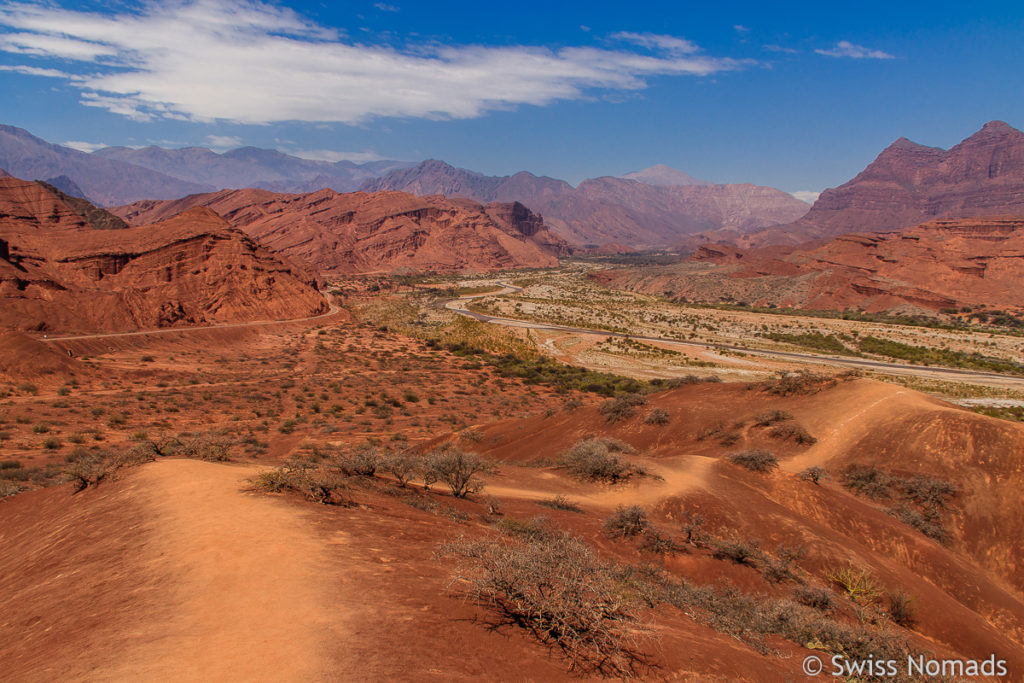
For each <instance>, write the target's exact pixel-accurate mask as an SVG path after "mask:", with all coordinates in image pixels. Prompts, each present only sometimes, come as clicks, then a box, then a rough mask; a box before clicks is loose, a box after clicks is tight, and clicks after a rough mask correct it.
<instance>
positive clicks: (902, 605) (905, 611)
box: [885, 591, 916, 628]
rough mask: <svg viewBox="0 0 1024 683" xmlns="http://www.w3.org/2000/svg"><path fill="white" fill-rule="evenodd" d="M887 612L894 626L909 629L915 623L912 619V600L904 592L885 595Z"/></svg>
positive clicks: (913, 618)
mask: <svg viewBox="0 0 1024 683" xmlns="http://www.w3.org/2000/svg"><path fill="white" fill-rule="evenodd" d="M885 597H886V602H887V603H888V604H887V612H888V614H889V618H890V619H892V621H893V623H894V624H898V625H900V626H903V627H905V628H910V627H911V626H913V625H914V622H915V621H916V619H915V617H914V604H913V603H914V598H913V597H912V596H911V595H909V594H907V593H906V592H904V591H895V592H892V593H886V596H885Z"/></svg>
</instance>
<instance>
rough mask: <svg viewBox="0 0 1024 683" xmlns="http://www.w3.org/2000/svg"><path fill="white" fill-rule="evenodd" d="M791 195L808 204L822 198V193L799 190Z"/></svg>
mask: <svg viewBox="0 0 1024 683" xmlns="http://www.w3.org/2000/svg"><path fill="white" fill-rule="evenodd" d="M790 194H791V195H793V196H794V197H796V198H797V199H799V200H800V201H802V202H807V203H808V204H813V203H814V202H816V201H818V197H820V196H821V192H815V191H814V190H797V191H796V192H790Z"/></svg>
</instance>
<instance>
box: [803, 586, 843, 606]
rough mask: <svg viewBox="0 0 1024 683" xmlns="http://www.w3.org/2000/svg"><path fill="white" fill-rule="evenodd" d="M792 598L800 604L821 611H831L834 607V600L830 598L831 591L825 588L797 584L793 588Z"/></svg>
mask: <svg viewBox="0 0 1024 683" xmlns="http://www.w3.org/2000/svg"><path fill="white" fill-rule="evenodd" d="M793 599H794V600H796V601H797V602H799V603H800V604H801V605H806V606H807V607H812V608H814V609H816V610H819V611H821V612H831V611H832V610H834V609H835V607H836V603H835V600H833V599H832V592H831V591H829V590H827V589H825V588H817V587H814V586H797V587H796V588H794V589H793Z"/></svg>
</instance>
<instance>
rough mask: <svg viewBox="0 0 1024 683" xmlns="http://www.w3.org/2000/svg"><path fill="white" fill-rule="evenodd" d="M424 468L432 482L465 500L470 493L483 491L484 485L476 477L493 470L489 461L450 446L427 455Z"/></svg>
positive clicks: (492, 465)
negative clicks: (443, 485)
mask: <svg viewBox="0 0 1024 683" xmlns="http://www.w3.org/2000/svg"><path fill="white" fill-rule="evenodd" d="M424 468H425V470H426V471H427V472H428V473H429V475H430V478H431V479H432V480H433V481H441V482H444V483H445V484H447V485H448V488H449V489H451V492H452V495H453V496H455V497H456V498H465V497H466V496H468V495H469V494H471V493H478V492H479V491H481V490H483V488H484V483H483V482H482V481H480V480H479V479H478V478H477V475H479V474H484V473H486V472H493V471H494V469H495V467H494V464H493V463H492V462H490V461H489V460H485V459H484V458H482V457H480V456H479V455H477V454H476V453H472V452H469V451H464V450H462V449H461V448H458V447H457V446H454V445H451V444H449V445H446V446H442V447H441V448H438V449H437V450H435V451H433V452H431V453H429V454H428V455H427V457H426V460H425V463H424Z"/></svg>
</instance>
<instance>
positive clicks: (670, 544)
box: [637, 529, 683, 555]
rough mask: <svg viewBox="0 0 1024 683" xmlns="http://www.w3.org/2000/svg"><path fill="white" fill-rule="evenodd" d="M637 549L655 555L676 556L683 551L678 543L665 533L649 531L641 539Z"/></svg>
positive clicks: (656, 530) (654, 530)
mask: <svg viewBox="0 0 1024 683" xmlns="http://www.w3.org/2000/svg"><path fill="white" fill-rule="evenodd" d="M637 548H638V549H639V550H640V551H641V552H645V553H653V554H655V555H675V554H676V553H678V552H681V551H682V550H683V548H682V546H680V545H679V544H678V543H676V541H675V539H674V538H672V537H671V536H670V535H669V534H667V533H665V532H664V531H659V530H658V529H649V530H648V531H647V533H645V534H644V535H643V536H641V537H640V543H638V544H637Z"/></svg>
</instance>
